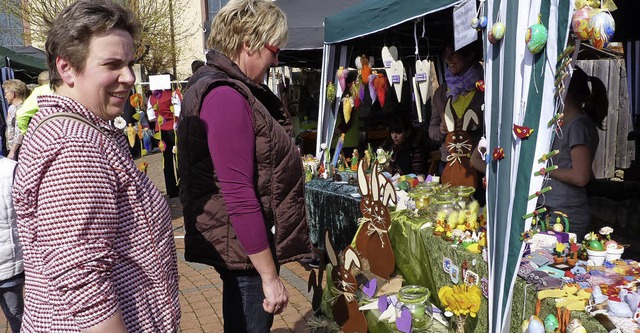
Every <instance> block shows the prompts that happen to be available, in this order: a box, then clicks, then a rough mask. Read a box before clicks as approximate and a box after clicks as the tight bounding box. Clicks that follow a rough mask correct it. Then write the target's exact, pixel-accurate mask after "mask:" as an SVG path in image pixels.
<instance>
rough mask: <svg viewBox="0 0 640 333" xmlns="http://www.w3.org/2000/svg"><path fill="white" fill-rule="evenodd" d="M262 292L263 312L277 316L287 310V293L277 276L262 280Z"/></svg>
mask: <svg viewBox="0 0 640 333" xmlns="http://www.w3.org/2000/svg"><path fill="white" fill-rule="evenodd" d="M262 291H263V292H264V301H263V302H262V307H263V308H264V311H266V312H269V313H273V314H279V313H282V312H283V311H284V310H285V309H286V308H287V305H288V304H289V292H287V288H285V286H284V284H283V283H282V280H281V279H280V277H279V276H277V275H276V276H275V278H273V279H263V280H262Z"/></svg>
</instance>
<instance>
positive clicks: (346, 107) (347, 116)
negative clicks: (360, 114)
mask: <svg viewBox="0 0 640 333" xmlns="http://www.w3.org/2000/svg"><path fill="white" fill-rule="evenodd" d="M351 103H352V102H351V97H350V96H349V95H347V96H345V97H344V98H343V99H342V114H343V115H344V122H345V123H349V120H351V108H352V104H351Z"/></svg>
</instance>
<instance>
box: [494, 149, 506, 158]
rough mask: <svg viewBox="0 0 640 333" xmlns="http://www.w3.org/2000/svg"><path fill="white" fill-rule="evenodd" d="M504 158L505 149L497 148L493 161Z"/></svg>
mask: <svg viewBox="0 0 640 333" xmlns="http://www.w3.org/2000/svg"><path fill="white" fill-rule="evenodd" d="M503 158H504V149H502V148H501V147H496V148H494V149H493V160H494V161H499V160H501V159H503Z"/></svg>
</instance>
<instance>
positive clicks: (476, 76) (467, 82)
mask: <svg viewBox="0 0 640 333" xmlns="http://www.w3.org/2000/svg"><path fill="white" fill-rule="evenodd" d="M483 78H484V70H483V69H482V66H480V64H479V63H475V64H473V65H471V67H469V69H467V71H466V72H464V73H462V74H460V75H453V74H451V72H450V71H449V68H448V67H447V68H445V69H444V80H445V81H446V82H447V88H448V89H447V97H453V100H454V101H455V100H456V99H457V98H458V95H464V94H465V93H466V92H468V91H474V90H476V82H478V81H479V80H482V79H483Z"/></svg>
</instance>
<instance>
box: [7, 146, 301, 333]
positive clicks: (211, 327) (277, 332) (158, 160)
mask: <svg viewBox="0 0 640 333" xmlns="http://www.w3.org/2000/svg"><path fill="white" fill-rule="evenodd" d="M144 159H145V161H147V162H148V163H149V169H148V175H149V178H151V180H152V181H153V182H154V183H155V184H156V186H157V187H158V188H159V189H160V190H161V191H162V192H163V193H165V186H164V179H163V173H162V155H161V154H157V153H156V154H153V155H149V156H146V157H145V158H144ZM136 162H139V160H138V161H136ZM168 200H169V206H170V208H171V214H172V222H173V227H174V234H175V237H176V247H177V251H178V271H179V273H180V282H179V283H180V306H181V309H182V321H181V323H180V328H181V332H184V333H196V332H203V333H210V332H222V327H223V326H222V323H223V318H222V281H221V280H220V278H219V277H218V274H217V273H216V271H215V270H214V269H213V268H211V267H209V266H206V265H201V264H195V263H190V262H186V261H185V260H184V239H183V237H184V229H183V219H182V206H181V205H180V200H179V199H178V198H171V199H168ZM280 275H281V276H282V277H283V279H284V281H285V286H286V287H287V290H288V291H289V306H288V307H287V309H286V310H285V311H284V312H283V313H282V314H280V315H277V316H276V318H275V319H274V323H273V327H272V330H271V332H274V333H289V332H311V329H310V328H309V327H308V326H307V320H308V319H309V318H310V317H312V316H313V311H312V310H311V303H310V300H311V294H309V293H308V292H307V290H306V289H307V280H308V277H309V268H308V267H306V266H303V265H301V264H299V263H297V262H293V263H288V264H286V265H284V266H283V267H282V268H281V274H280ZM0 332H10V330H9V328H8V326H7V322H6V319H5V317H4V314H1V313H0Z"/></svg>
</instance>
